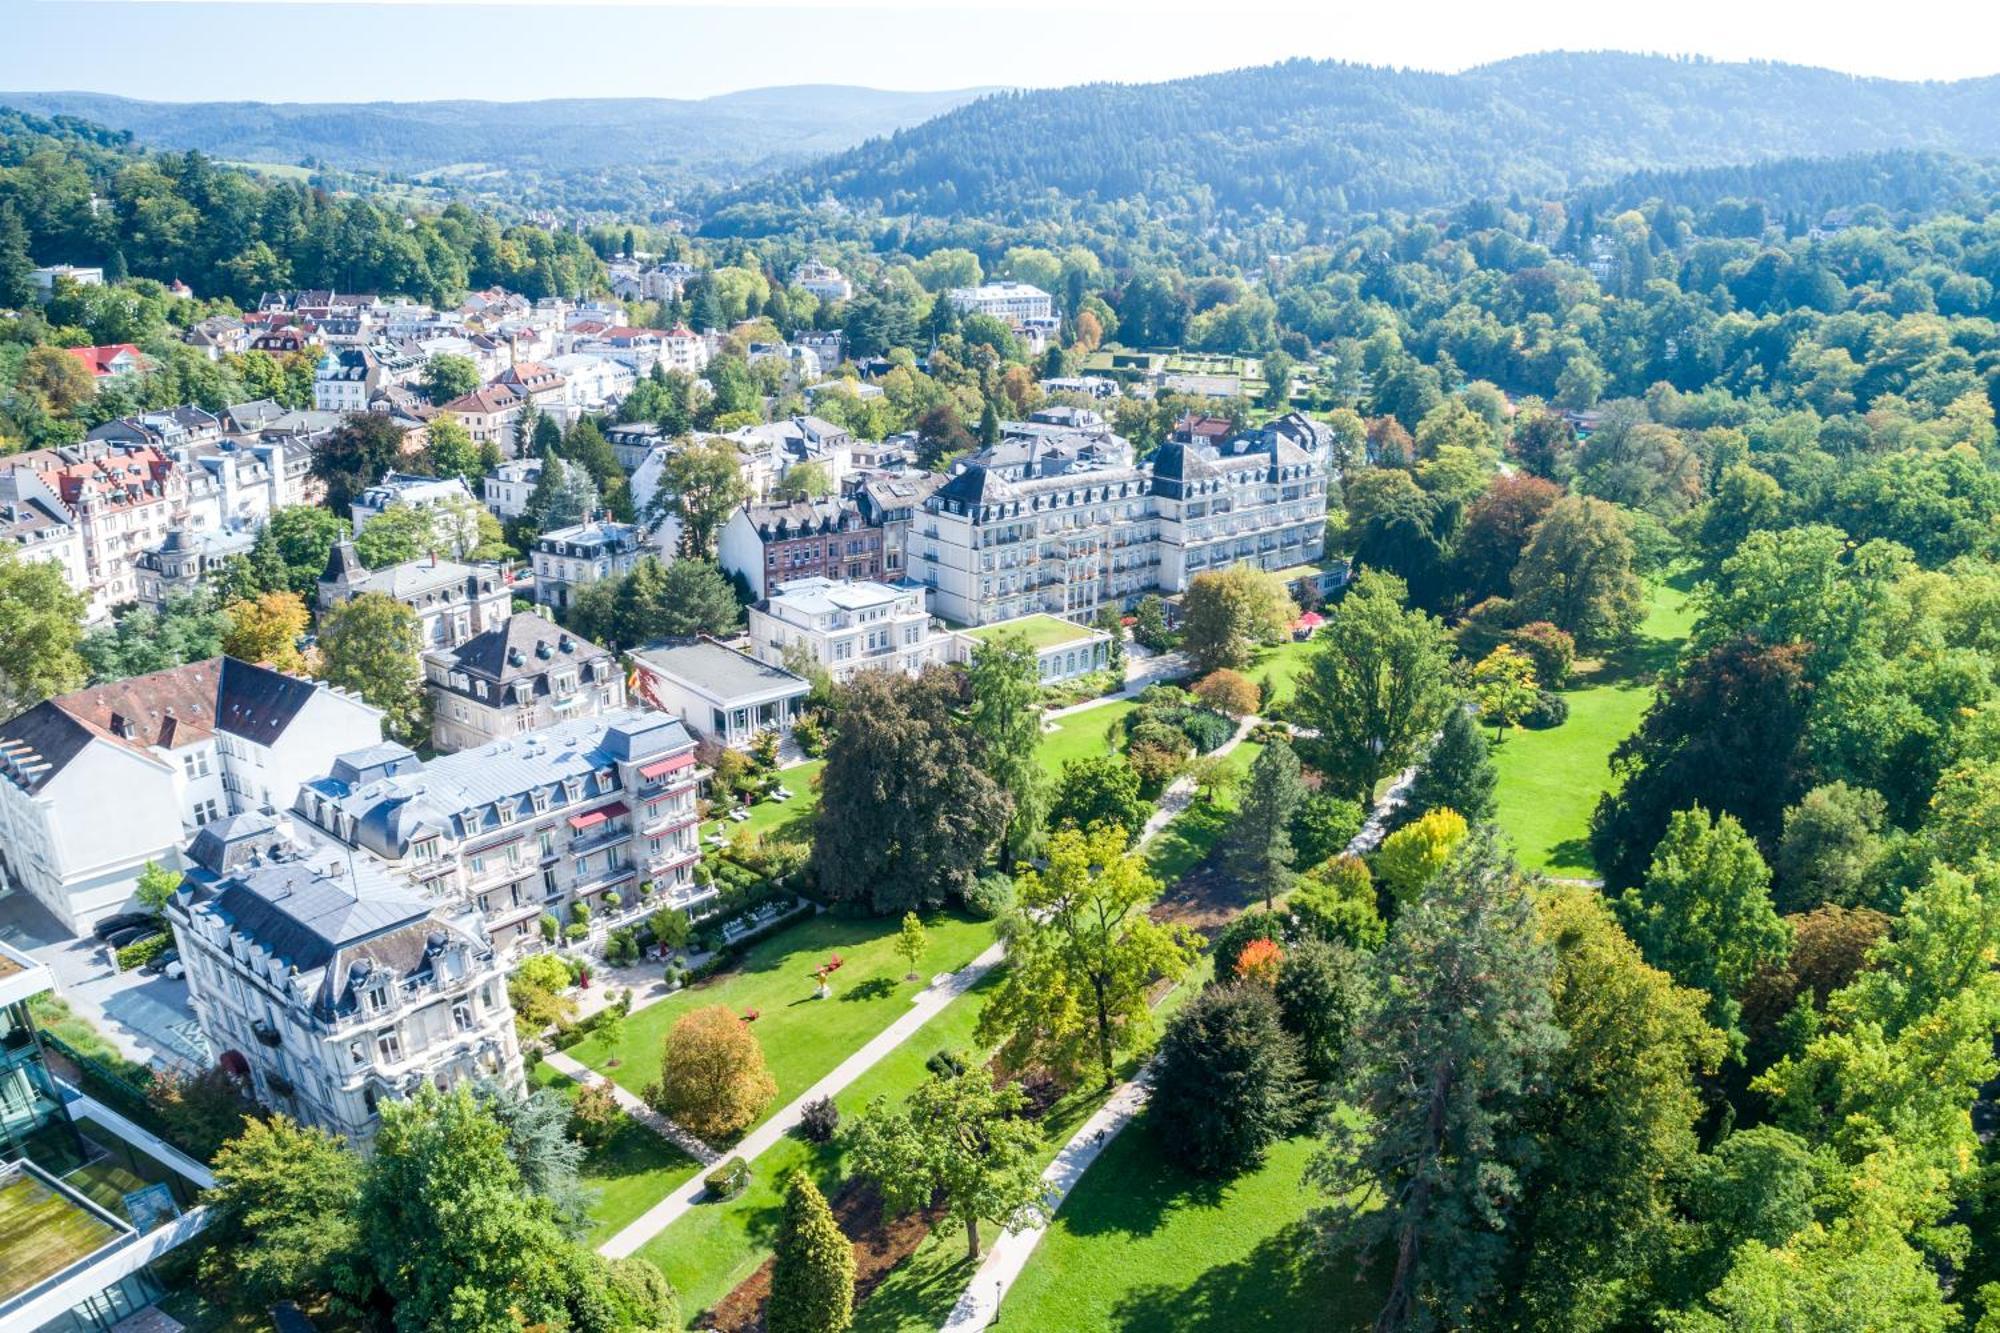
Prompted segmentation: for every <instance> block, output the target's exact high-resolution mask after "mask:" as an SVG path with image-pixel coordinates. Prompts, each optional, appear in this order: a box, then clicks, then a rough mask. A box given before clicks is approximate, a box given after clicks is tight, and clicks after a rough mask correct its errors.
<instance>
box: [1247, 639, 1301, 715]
mask: <svg viewBox="0 0 2000 1333" xmlns="http://www.w3.org/2000/svg"><path fill="white" fill-rule="evenodd" d="M1312 649H1313V641H1312V640H1311V639H1306V640H1304V641H1301V640H1298V639H1292V640H1289V641H1287V642H1285V643H1280V644H1273V645H1272V646H1271V647H1269V648H1259V649H1258V650H1257V656H1256V657H1255V658H1254V659H1253V660H1252V661H1251V663H1250V665H1249V667H1248V668H1247V669H1245V671H1244V672H1243V674H1244V675H1246V676H1248V677H1249V678H1250V679H1251V680H1253V681H1254V680H1266V679H1268V680H1269V681H1270V682H1271V686H1272V694H1271V698H1272V700H1273V701H1282V700H1289V699H1290V698H1291V697H1292V687H1293V686H1294V685H1295V684H1297V682H1298V679H1299V677H1300V676H1301V675H1303V674H1304V672H1305V669H1306V661H1307V658H1308V655H1309V654H1310V653H1311V652H1312Z"/></svg>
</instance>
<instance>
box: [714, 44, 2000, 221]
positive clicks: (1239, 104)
mask: <svg viewBox="0 0 2000 1333" xmlns="http://www.w3.org/2000/svg"><path fill="white" fill-rule="evenodd" d="M1996 106H2000V81H1995V80H1992V79H1987V80H1973V81H1967V82H1963V83H1956V84H1905V83H1894V82H1889V81H1886V80H1866V79H1856V78H1851V77H1849V76H1847V75H1843V74H1836V73H1833V72H1831V71H1828V70H1817V69H1807V68H1802V67H1797V66H1786V65H1773V64H1722V63H1714V62H1706V61H1684V60H1670V59H1666V58H1660V57H1647V56H1632V55H1620V54H1611V53H1592V54H1550V55H1538V56H1530V57H1523V58H1520V59H1516V60H1509V61H1505V62H1502V63H1499V64H1495V65H1489V66H1485V67H1482V68H1478V69H1474V70H1470V71H1467V72H1466V73H1464V74H1459V75H1441V74H1430V73H1424V72H1420V71H1413V70H1391V69H1381V68H1373V67H1368V66H1360V65H1346V64H1336V63H1330V62H1313V61H1303V60H1301V61H1292V62H1288V63H1285V64H1281V65H1273V66H1265V67H1259V68H1255V69H1245V70H1238V71H1234V72H1231V73H1226V74H1213V75H1204V76H1201V77H1198V78H1190V79H1182V80H1177V81H1174V82H1168V83H1155V84H1139V85H1122V84H1094V85H1087V86H1084V87H1077V88H1063V89H1054V90H1046V91H1034V92H1023V93H1010V94H999V95H995V96H992V97H987V98H982V99H980V100H979V101H977V102H973V103H971V104H969V105H966V106H963V107H960V108H958V109H957V110H955V111H951V112H949V113H947V114H945V115H942V116H939V117H938V118H937V119H935V120H932V121H929V122H926V123H925V124H922V125H918V126H915V127H913V128H910V129H905V130H900V131H898V132H896V133H895V134H893V135H890V136H888V137H887V138H884V139H877V140H873V141H871V142H869V143H866V144H863V145H862V146H860V147H858V148H854V149H851V150H849V151H847V152H845V153H840V154H837V155H835V156H834V157H832V158H830V159H828V160H826V161H825V162H822V163H819V164H817V165H815V166H812V167H809V168H805V169H802V170H800V171H797V172H794V173H790V174H786V175H782V176H780V177H778V178H776V179H775V180H773V181H771V182H765V183H759V184H757V185H752V186H747V187H745V188H744V189H742V190H741V191H739V192H738V193H736V194H735V195H732V196H725V198H724V199H723V200H722V201H721V202H722V204H723V206H724V207H725V208H727V207H728V206H729V205H731V204H771V203H779V204H795V205H796V204H804V205H810V204H812V203H815V202H817V201H820V200H822V199H832V200H836V201H838V202H840V203H842V204H845V205H848V206H851V207H862V208H870V209H878V210H880V211H882V212H884V213H889V214H901V213H914V214H924V215H931V216H939V217H957V216H983V217H987V218H999V219H1028V218H1036V217H1042V216H1050V215H1060V214H1061V213H1063V212H1064V211H1066V210H1068V209H1069V208H1071V207H1072V206H1073V205H1074V203H1075V202H1077V201H1084V202H1096V203H1111V202H1114V201H1119V200H1127V199H1133V198H1138V197H1142V196H1143V197H1144V198H1145V199H1146V200H1148V201H1150V203H1151V206H1152V208H1153V210H1154V211H1155V212H1157V213H1159V214H1161V215H1163V216H1170V217H1172V216H1180V217H1185V218H1187V219H1190V220H1193V221H1198V222H1200V221H1209V220H1214V219H1218V218H1225V217H1229V216H1232V215H1234V216H1238V217H1252V216H1255V215H1257V214H1260V213H1265V212H1271V211H1277V212H1281V213H1283V214H1285V215H1286V216H1288V217H1292V218H1303V219H1306V220H1308V221H1309V222H1314V223H1317V224H1320V225H1327V224H1329V223H1332V222H1334V221H1336V220H1338V219H1340V218H1343V217H1346V216H1348V215H1350V214H1354V213H1368V212H1373V211H1376V210H1380V209H1389V208H1403V209H1407V208H1421V207H1428V206H1435V205H1439V204H1449V203H1452V202H1455V201H1458V200H1461V199H1465V198H1469V197H1473V196H1476V195H1481V194H1493V193H1502V194H1504V193H1508V192H1514V191H1519V192H1524V193H1536V194H1541V193H1549V192H1555V191H1560V190H1563V189H1566V188H1569V187H1571V186H1573V185H1581V184H1588V183H1594V182H1601V181H1604V180H1607V179H1609V178H1611V177H1614V176H1618V175H1621V174H1625V173H1628V172H1632V171H1638V170H1654V169H1672V168H1678V167H1687V166H1696V165H1702V166H1706V165H1714V164H1718V163H1744V162H1751V161H1756V160H1759V159H1763V158H1767V157H1777V156H1787V155H1794V154H1812V155H1824V154H1840V153H1852V152H1862V151H1875V150H1882V149H1890V148H1917V149H1936V150H1943V151H1949V152H1957V153H1967V154H1973V155H1986V154H1990V153H1992V152H1993V151H1994V150H1995V149H1996V148H2000V135H1996V132H1995V131H1994V129H1993V126H1994V124H1995V123H1996V121H1995V116H1994V110H1995V108H1996Z"/></svg>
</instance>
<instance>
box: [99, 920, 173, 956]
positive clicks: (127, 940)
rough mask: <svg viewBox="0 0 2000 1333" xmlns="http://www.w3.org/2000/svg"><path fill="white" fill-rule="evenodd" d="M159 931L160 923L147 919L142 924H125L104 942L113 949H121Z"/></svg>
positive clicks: (149, 937)
mask: <svg viewBox="0 0 2000 1333" xmlns="http://www.w3.org/2000/svg"><path fill="white" fill-rule="evenodd" d="M161 933H162V931H161V930H160V923H159V922H157V921H153V920H150V919H149V920H148V921H147V922H146V924H145V925H143V926H127V927H126V928H125V929H124V930H119V931H113V932H112V933H111V934H110V935H109V936H107V937H106V938H105V941H104V942H105V943H106V944H108V945H110V946H111V947H112V948H114V949H123V948H125V947H126V946H127V945H132V944H137V943H138V942H139V941H140V940H145V939H151V938H152V937H153V936H155V935H158V934H161Z"/></svg>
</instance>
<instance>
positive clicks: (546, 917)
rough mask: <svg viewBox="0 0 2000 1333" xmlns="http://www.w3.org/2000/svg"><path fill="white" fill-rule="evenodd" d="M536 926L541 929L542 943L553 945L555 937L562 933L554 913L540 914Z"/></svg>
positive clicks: (560, 923) (560, 924) (560, 925)
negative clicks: (538, 925)
mask: <svg viewBox="0 0 2000 1333" xmlns="http://www.w3.org/2000/svg"><path fill="white" fill-rule="evenodd" d="M538 924H540V926H541V928H542V940H543V942H544V943H547V944H554V943H555V942H556V936H557V935H559V934H561V933H562V922H560V921H558V920H556V916H555V913H554V912H544V913H542V915H541V919H540V921H539V923H538Z"/></svg>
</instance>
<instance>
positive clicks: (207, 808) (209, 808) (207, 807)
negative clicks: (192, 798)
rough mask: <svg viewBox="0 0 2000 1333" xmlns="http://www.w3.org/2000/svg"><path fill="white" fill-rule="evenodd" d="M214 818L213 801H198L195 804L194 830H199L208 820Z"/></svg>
mask: <svg viewBox="0 0 2000 1333" xmlns="http://www.w3.org/2000/svg"><path fill="white" fill-rule="evenodd" d="M215 816H216V809H215V801H214V800H213V799H210V800H206V801H198V802H196V803H195V807H194V822H195V827H196V828H200V827H201V826H202V825H203V824H206V823H208V822H209V821H210V820H212V819H214V818H215Z"/></svg>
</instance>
